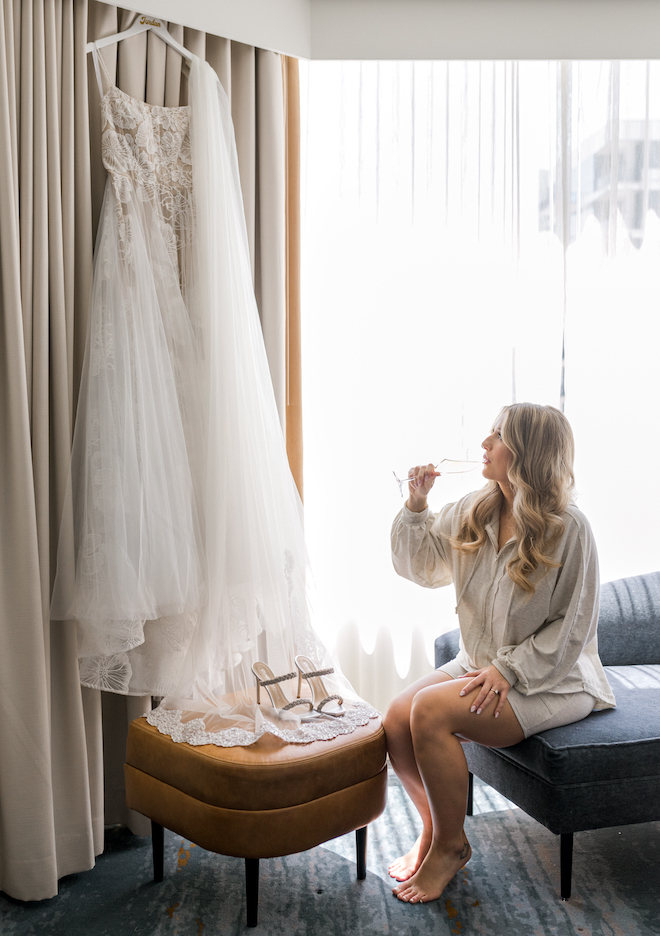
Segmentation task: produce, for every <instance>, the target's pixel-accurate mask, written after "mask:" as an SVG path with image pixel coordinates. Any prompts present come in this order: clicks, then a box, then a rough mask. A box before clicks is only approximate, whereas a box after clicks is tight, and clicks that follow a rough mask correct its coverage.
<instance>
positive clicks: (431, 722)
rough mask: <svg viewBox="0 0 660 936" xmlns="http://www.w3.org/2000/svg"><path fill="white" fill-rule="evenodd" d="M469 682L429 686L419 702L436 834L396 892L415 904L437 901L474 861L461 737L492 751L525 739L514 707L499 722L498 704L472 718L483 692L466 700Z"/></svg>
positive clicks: (415, 743) (419, 734)
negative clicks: (474, 704)
mask: <svg viewBox="0 0 660 936" xmlns="http://www.w3.org/2000/svg"><path fill="white" fill-rule="evenodd" d="M468 682H470V680H469V679H465V680H462V679H458V680H452V681H451V682H450V683H447V682H444V681H443V682H439V683H437V684H435V685H427V686H426V687H424V688H420V689H419V690H418V691H417V692H416V693H415V694H414V696H413V701H412V704H411V710H410V729H411V738H412V748H413V752H414V753H413V757H414V761H415V764H416V769H417V771H418V776H419V777H420V779H421V781H422V784H423V789H424V793H425V795H426V803H427V808H428V810H429V815H430V822H431V830H432V833H431V842H430V846H429V848H428V850H427V852H426V855H425V857H424V859H423V860H422V863H421V864H420V866H419V868H418V870H417V871H416V872H415V873H414V874H413V875H412V876H411V877H410V878H409V879H408V880H407V881H405V882H404V883H402V884H399V885H398V886H397V887H395V888H394V893H395V894H396V896H397V897H398V898H399V899H400V900H404V901H409V902H410V903H418V902H426V901H429V900H437V898H438V897H439V896H440V895H441V894H442V892H443V890H444V889H445V887H446V886H447V884H448V883H449V881H450V880H451V879H452V878H453V877H454V875H455V874H456V873H457V872H458V871H459V870H460V868H462V867H463V865H464V864H465V863H466V862H467V861H468V860H469V857H470V846H469V844H468V842H467V839H466V838H465V834H464V832H463V820H464V818H465V804H466V799H467V786H468V768H467V763H466V760H465V755H464V754H463V749H462V745H461V742H460V741H459V739H458V738H457V737H456V735H457V734H460V735H461V736H462V737H463V738H468V739H469V740H471V741H477V742H479V743H480V744H485V745H488V746H491V747H509V746H510V745H512V744H517V743H518V742H519V741H522V739H523V731H522V728H521V727H520V724H519V722H518V720H517V718H516V716H515V715H514V713H513V709H512V708H511V706H510V705H509V703H508V702H506V703H505V704H504V708H503V709H502V711H501V713H500V716H499V718H497V719H495V718H494V711H495V705H494V704H491V705H489V706H487V707H486V708H484V710H483V711H482V713H481V714H480V715H477V714H476V713H473V712H470V706H471V705H472V702H473V701H474V699H475V698H476V696H477V694H478V691H479V689H473V690H472V691H471V692H469V693H468V694H467V695H466V696H463V697H461V696H460V695H459V693H460V691H461V689H462V688H463V686H465V685H467V683H468ZM479 688H480V687H479ZM388 741H389V736H388ZM395 769H396V768H395ZM408 770H410V768H409V767H408ZM397 773H398V770H397ZM415 805H417V803H415ZM418 808H419V807H418ZM427 821H428V820H427ZM426 828H427V826H426V823H425V830H426Z"/></svg>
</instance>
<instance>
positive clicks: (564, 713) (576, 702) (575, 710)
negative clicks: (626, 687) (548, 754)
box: [438, 660, 596, 738]
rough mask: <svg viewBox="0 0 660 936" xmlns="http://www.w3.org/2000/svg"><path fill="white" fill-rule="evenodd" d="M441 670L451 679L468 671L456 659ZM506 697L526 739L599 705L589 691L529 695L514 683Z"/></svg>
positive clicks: (588, 712) (579, 717) (574, 718)
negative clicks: (524, 693) (520, 690)
mask: <svg viewBox="0 0 660 936" xmlns="http://www.w3.org/2000/svg"><path fill="white" fill-rule="evenodd" d="M438 669H439V670H442V672H443V673H447V675H448V676H451V678H452V679H461V678H462V677H463V676H465V674H466V673H467V672H468V671H467V670H466V669H465V667H464V666H462V665H461V664H460V663H459V662H458V661H457V660H450V661H449V663H443V665H442V666H439V667H438ZM507 700H508V702H510V703H511V708H512V709H513V714H514V715H515V716H516V718H517V719H518V721H519V723H520V727H521V728H522V730H523V732H524V734H525V737H526V738H529V736H530V735H534V734H538V733H539V731H547V730H548V729H549V728H560V727H561V726H562V725H571V724H572V723H573V722H576V721H581V719H583V718H586V717H587V715H590V714H591V712H593V710H594V706H595V705H596V698H595V697H594V696H592V695H590V693H588V692H567V693H566V694H563V693H560V692H540V693H538V694H537V695H531V696H526V695H523V694H522V693H521V692H518V690H517V689H516V687H515V686H512V688H511V689H510V690H509V693H508V695H507Z"/></svg>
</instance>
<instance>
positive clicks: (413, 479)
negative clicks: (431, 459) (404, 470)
mask: <svg viewBox="0 0 660 936" xmlns="http://www.w3.org/2000/svg"><path fill="white" fill-rule="evenodd" d="M439 477H440V472H439V471H436V470H435V465H417V466H416V467H415V468H411V469H410V471H409V472H408V500H407V501H406V507H407V508H408V510H412V511H413V512H414V513H420V512H421V511H422V510H424V508H425V507H426V497H427V495H428V493H429V491H430V490H431V488H432V487H433V485H434V484H435V479H436V478H439Z"/></svg>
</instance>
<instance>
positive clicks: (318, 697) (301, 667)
mask: <svg viewBox="0 0 660 936" xmlns="http://www.w3.org/2000/svg"><path fill="white" fill-rule="evenodd" d="M296 666H297V667H298V698H300V687H301V684H302V680H303V679H306V680H307V682H308V683H309V688H310V689H311V691H312V698H313V708H314V711H315V712H318V713H319V715H331V716H332V717H333V718H341V717H342V715H345V714H346V710H345V709H344V708H342V706H343V704H344V700H343V698H342V696H340V695H338V694H335V695H328V690H327V689H326V687H325V683H324V682H323V679H322V677H323V676H329V675H330V673H334V669H333V668H332V667H330V668H329V669H320V670H315V669H314V664H313V663H312V661H311V660H310V658H309V657H306V656H303V655H302V654H299V655H298V656H297V657H296ZM335 700H336V702H337V708H336V709H335V710H334V711H324V710H323V706H324V705H327V703H328V702H333V701H335Z"/></svg>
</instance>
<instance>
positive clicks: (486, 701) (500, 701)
mask: <svg viewBox="0 0 660 936" xmlns="http://www.w3.org/2000/svg"><path fill="white" fill-rule="evenodd" d="M470 676H472V679H471V680H470V682H469V683H468V684H467V686H464V687H463V688H462V689H461V692H460V694H461V695H467V694H468V692H471V691H472V690H473V689H476V688H477V686H481V690H480V692H479V693H478V695H477V697H476V699H475V700H474V702H473V703H472V705H471V707H470V711H471V712H476V714H477V715H481V713H482V712H483V710H484V709H485V708H487V707H488V706H489V705H490V704H491V702H493V700H497V706H496V708H495V713H494V714H495V718H497V716H498V715H499V714H500V712H501V711H502V709H503V708H504V703H505V702H506V697H507V695H508V694H509V689H510V688H511V684H510V683H509V682H508V681H507V680H506V679H505V678H504V676H502V674H501V673H500V671H499V670H498V668H497V667H496V666H493V665H492V664H491V665H490V666H485V667H484V668H483V669H479V670H473V671H472V672H471V673H466V674H465V676H464V677H463V678H464V679H467V678H468V677H470Z"/></svg>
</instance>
